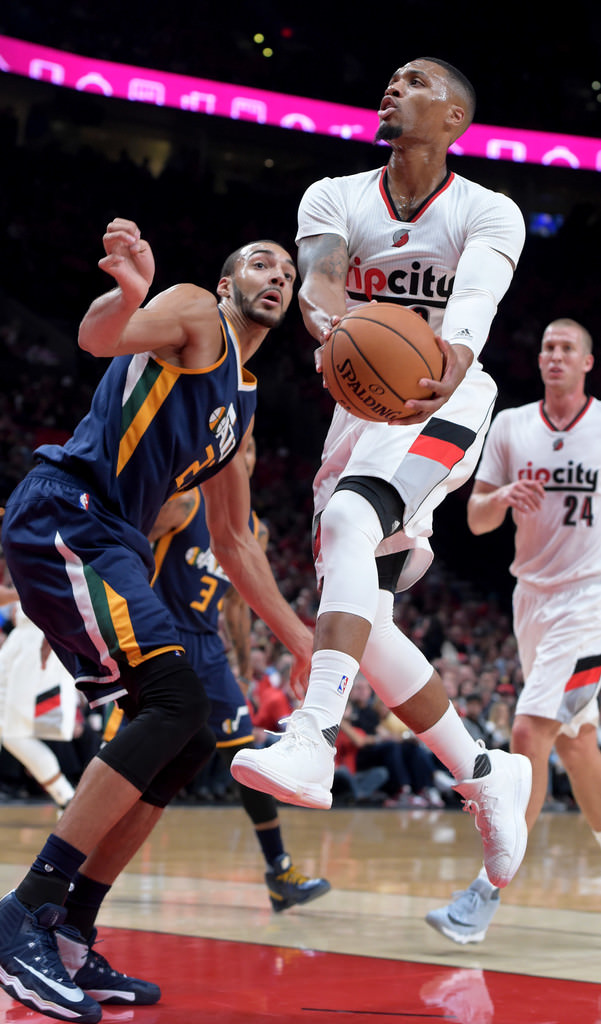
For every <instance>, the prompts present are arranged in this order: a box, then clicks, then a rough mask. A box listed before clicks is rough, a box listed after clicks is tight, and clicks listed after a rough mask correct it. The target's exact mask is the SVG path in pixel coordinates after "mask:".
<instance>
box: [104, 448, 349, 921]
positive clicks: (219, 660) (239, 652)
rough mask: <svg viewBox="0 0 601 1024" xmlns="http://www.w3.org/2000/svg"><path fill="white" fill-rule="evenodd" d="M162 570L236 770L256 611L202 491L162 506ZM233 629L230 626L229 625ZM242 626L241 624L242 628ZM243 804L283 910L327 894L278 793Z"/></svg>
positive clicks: (111, 724)
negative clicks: (223, 555)
mask: <svg viewBox="0 0 601 1024" xmlns="http://www.w3.org/2000/svg"><path fill="white" fill-rule="evenodd" d="M244 455H245V459H246V465H247V468H248V474H249V476H251V475H252V472H253V470H254V465H255V458H256V449H255V440H254V437H253V436H252V435H251V436H249V437H247V439H246V443H245V445H244ZM249 527H250V529H251V530H252V531H253V532H254V534H255V536H256V537H257V539H258V540H259V543H260V544H261V546H262V547H263V550H266V547H267V541H268V537H269V531H268V529H267V527H266V526H265V525H264V524H263V523H261V521H260V520H259V519H258V517H257V515H256V513H255V512H251V518H250V521H249ZM150 540H151V541H152V542H154V544H153V546H154V556H155V563H156V571H155V575H154V579H153V583H152V585H153V587H154V591H155V593H156V594H158V596H159V598H160V599H161V601H163V603H164V604H165V605H166V606H167V608H169V610H170V612H171V614H172V615H173V618H174V619H175V621H176V622H177V624H178V628H179V631H180V637H181V640H182V643H183V646H184V648H185V650H186V654H187V657H188V659H189V661H190V663H191V665H192V667H193V668H194V670H195V671H196V673H197V674H198V676H199V677H200V678H201V679H202V682H203V685H204V688H205V690H206V693H207V696H208V698H209V700H210V702H211V714H210V717H209V725H210V727H211V729H212V730H213V732H214V734H215V737H216V740H217V750H218V753H219V756H220V757H221V759H222V760H223V761H224V763H225V764H226V765H227V768H228V769H229V767H230V765H231V762H232V758H233V756H234V754H235V753H236V751H238V750H241V749H242V748H243V747H248V746H254V736H253V727H252V722H251V718H250V713H249V710H248V706H247V704H246V701H245V699H244V695H243V693H242V689H241V687H242V686H243V685H244V682H243V680H244V677H248V676H250V625H251V622H250V613H249V609H248V605H247V604H246V603H245V602H244V601H242V599H241V598H240V595H239V594H238V592H237V591H236V590H235V588H234V587H232V585H231V583H230V581H229V579H228V578H227V576H226V575H225V573H224V572H223V570H222V568H221V566H220V565H219V564H218V563H217V562H216V560H215V556H214V555H213V553H212V551H211V538H210V535H209V531H208V528H207V524H206V518H205V504H204V499H203V496H202V491H201V489H200V488H199V487H195V488H194V489H193V490H191V491H186V493H185V494H176V495H174V496H173V497H172V498H171V499H170V500H169V501H168V502H167V504H166V505H164V506H163V508H162V509H161V511H160V513H159V516H158V518H157V521H156V523H155V524H154V526H153V528H152V530H151V532H150ZM222 607H223V615H224V620H225V623H226V628H227V629H228V632H229V634H230V640H231V643H232V647H233V650H234V654H235V657H236V661H237V668H238V674H239V679H240V682H238V681H237V680H236V677H235V676H234V673H233V671H232V668H231V667H230V664H229V661H228V658H227V655H226V652H225V647H224V645H223V640H222V638H221V635H220V632H219V610H220V608H222ZM230 623H232V628H231V629H229V628H228V627H229V624H230ZM234 623H235V625H234ZM121 716H122V711H121V709H119V708H116V709H115V710H114V711H113V713H112V714H111V716H110V718H109V720H108V723H107V728H106V730H105V736H106V737H108V736H110V735H112V734H114V733H115V731H116V729H117V728H119V727H120V718H121ZM240 799H241V802H242V806H243V808H244V810H245V811H246V813H247V815H248V817H249V818H250V820H251V821H252V823H253V825H254V827H255V833H256V836H257V840H258V842H259V845H260V847H261V850H262V853H263V856H264V858H265V862H266V865H267V871H266V872H265V881H266V883H267V889H268V892H269V898H270V900H271V904H272V907H273V909H274V910H275V911H276V912H280V911H282V910H287V909H288V908H289V907H292V906H294V905H295V904H298V903H308V902H309V901H310V900H314V899H317V897H318V896H323V895H325V893H327V892H329V890H330V883H329V882H327V881H326V880H325V879H324V878H306V877H305V876H304V875H302V874H301V873H300V871H299V870H298V869H297V868H296V867H295V865H294V864H293V863H292V860H291V858H290V856H289V854H288V853H287V852H286V851H285V849H284V845H283V841H282V834H281V829H280V822H279V817H278V809H277V803H276V801H275V800H274V798H273V797H272V796H269V795H268V794H266V793H260V792H258V791H257V790H255V789H248V788H247V787H246V786H240Z"/></svg>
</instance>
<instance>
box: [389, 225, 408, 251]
mask: <svg viewBox="0 0 601 1024" xmlns="http://www.w3.org/2000/svg"><path fill="white" fill-rule="evenodd" d="M408 241H409V232H408V231H407V229H406V228H402V229H401V230H400V231H395V233H394V235H393V236H392V244H393V245H394V247H395V249H400V248H401V246H402V245H407V242H408Z"/></svg>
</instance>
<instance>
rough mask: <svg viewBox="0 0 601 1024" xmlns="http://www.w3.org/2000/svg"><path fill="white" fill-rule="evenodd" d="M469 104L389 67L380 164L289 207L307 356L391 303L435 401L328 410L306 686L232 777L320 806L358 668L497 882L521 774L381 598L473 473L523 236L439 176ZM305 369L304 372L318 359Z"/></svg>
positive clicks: (457, 76)
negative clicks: (436, 358) (486, 353)
mask: <svg viewBox="0 0 601 1024" xmlns="http://www.w3.org/2000/svg"><path fill="white" fill-rule="evenodd" d="M474 109H475V95H474V90H473V87H472V86H471V84H470V82H469V81H468V80H467V79H466V77H465V76H464V75H463V74H462V73H461V72H460V71H458V70H457V69H456V68H454V67H452V66H451V65H450V64H448V63H447V62H446V61H443V60H439V59H438V58H430V57H423V58H419V59H416V60H413V61H410V62H409V63H408V64H404V65H403V66H401V67H399V68H398V69H397V70H396V71H395V72H394V73H393V75H392V76H391V78H390V79H389V81H388V83H387V85H386V87H385V89H384V95H383V97H382V101H381V103H380V109H379V111H378V114H379V118H380V128H379V130H378V134H377V140H378V141H385V142H388V143H389V145H390V147H391V152H390V157H389V159H388V162H387V164H386V165H385V166H384V167H378V168H376V169H375V170H369V171H364V172H360V173H358V174H351V175H348V176H346V177H338V178H324V179H322V180H321V181H317V182H314V183H313V184H312V185H310V186H309V188H308V189H307V191H306V192H305V195H304V196H303V198H302V200H301V203H300V207H299V214H298V233H297V243H298V246H299V268H300V272H301V276H302V278H303V283H302V287H301V290H300V293H299V301H300V304H301V308H302V312H303V318H304V321H305V326H306V327H307V330H308V331H309V333H310V334H311V335H312V337H313V338H314V339H315V340H316V341H317V342H318V343H319V345H323V343H324V341H325V340H326V339H327V338H328V337H329V335H330V333H331V330H332V327H333V326H334V325H335V324H336V323H337V322H338V321H339V320H340V318H341V317H342V316H344V314H345V313H346V312H347V310H348V309H349V308H351V307H352V306H355V305H357V304H360V303H366V302H370V301H373V300H375V301H377V300H381V301H385V302H398V303H400V304H401V305H406V306H408V307H409V308H412V309H414V310H416V311H417V312H419V313H420V314H421V315H422V316H424V317H425V318H426V319H427V320H428V321H429V323H430V325H431V326H432V328H433V329H434V331H435V333H436V335H437V336H438V338H439V345H440V348H441V350H442V352H443V354H444V358H445V369H444V374H443V377H442V380H441V381H430V380H422V381H421V383H422V385H423V386H424V387H426V388H427V389H428V390H429V391H431V392H432V393H433V395H434V397H433V398H431V399H429V400H423V401H416V400H415V401H410V402H408V403H407V408H408V409H409V410H410V412H411V415H410V416H409V417H408V418H407V419H406V420H403V422H402V423H401V424H397V425H394V426H391V425H389V424H388V423H371V422H367V421H365V420H361V419H359V418H358V417H356V416H354V415H353V414H352V413H349V412H346V411H345V410H344V409H342V408H341V407H340V406H337V407H336V409H335V411H334V416H333V419H332V423H331V426H330V429H329V432H328V435H327V437H326V441H325V445H324V451H323V455H322V462H321V467H320V469H319V472H318V474H317V477H316V479H315V484H314V496H315V539H316V551H315V553H316V572H317V578H318V582H319V583H320V584H321V585H322V594H321V601H320V606H319V612H318V619H317V624H316V630H315V652H314V655H313V659H312V664H311V677H310V682H309V688H308V690H307V693H306V697H305V700H304V703H303V706H302V708H300V709H297V710H296V711H294V712H293V714H292V716H291V718H290V721H289V724H288V728H287V731H286V733H285V734H284V736H283V737H282V739H281V740H279V742H277V743H275V744H273V745H272V746H271V747H269V748H268V749H265V750H243V751H240V753H238V754H237V755H236V757H235V758H234V761H233V764H232V773H233V775H234V777H235V778H236V779H237V780H238V781H239V782H244V783H245V784H246V785H248V786H256V788H258V789H262V790H264V791H265V792H269V793H272V794H273V795H274V796H275V797H276V798H279V799H281V800H287V801H288V802H289V803H293V804H301V805H304V806H311V807H323V808H327V807H329V806H330V805H331V802H332V794H331V785H332V780H333V774H334V749H335V742H336V736H337V733H338V729H339V727H340V722H341V720H342V716H343V714H344V710H345V707H346V703H347V701H348V698H349V695H350V692H351V688H352V685H353V680H354V678H355V676H356V674H357V671H358V670H359V668H361V671H362V673H363V675H365V676H366V678H367V679H368V680H369V682H370V683H371V685H372V687H373V689H374V690H375V692H376V693H377V694H378V696H379V697H380V698H381V699H382V700H383V701H384V703H385V704H386V705H387V706H388V707H389V708H391V710H392V711H393V712H394V713H395V714H396V715H397V717H399V718H400V719H401V720H402V721H404V722H405V723H406V724H407V725H408V726H409V728H410V729H411V730H412V731H413V732H414V733H415V734H416V735H417V736H418V737H419V739H420V740H422V741H423V742H424V743H425V744H426V746H428V747H429V748H430V749H431V750H432V751H433V752H434V753H435V754H436V756H437V757H438V759H439V760H440V761H442V762H443V764H444V765H445V766H446V768H447V769H448V770H449V772H450V774H451V775H452V776H453V777H454V779H455V786H456V789H457V790H458V792H459V793H460V794H461V796H462V797H463V798H464V801H465V806H466V808H467V809H468V810H471V811H472V812H473V813H474V814H475V816H476V825H477V828H478V830H479V831H480V833H481V835H482V841H483V846H484V860H485V864H486V869H487V871H488V873H489V877H490V880H491V882H492V883H493V884H494V885H495V886H498V887H501V886H505V885H507V884H508V883H509V881H510V880H511V878H512V877H513V875H514V874H515V872H516V871H517V869H518V867H519V865H520V863H521V860H522V858H523V856H524V852H525V849H526V841H527V829H526V823H525V818H524V812H525V809H526V805H527V803H528V798H529V794H530V786H531V769H530V762H529V761H528V759H527V758H526V757H523V756H522V755H517V754H508V753H506V752H505V751H500V750H496V751H488V752H484V751H482V750H481V749H480V748H479V747H478V745H477V743H476V741H475V740H473V739H472V737H471V736H470V735H469V733H468V732H467V730H466V729H465V727H464V725H463V723H462V721H461V719H460V718H459V716H458V715H457V713H456V711H455V709H454V707H453V705H452V704H451V703H450V701H449V698H448V695H447V693H446V691H445V689H444V686H443V685H442V682H441V679H440V677H439V676H438V674H437V673H436V672H435V671H434V669H433V667H432V665H430V664H429V662H428V661H427V659H426V658H425V657H424V656H423V654H422V653H421V651H419V650H418V648H417V647H415V645H413V644H412V643H411V642H410V641H409V640H408V639H407V638H406V637H405V636H404V635H403V634H402V633H401V631H400V630H399V629H397V628H396V626H395V623H394V620H393V601H394V595H395V592H396V591H397V590H403V589H406V588H407V587H409V586H411V584H412V583H413V582H414V581H415V580H416V579H419V577H420V576H421V575H422V574H423V573H424V572H425V570H426V569H427V567H428V565H429V563H430V561H431V558H432V552H431V549H430V546H429V543H428V537H429V536H430V534H431V532H432V517H433V513H434V510H435V508H436V507H437V506H439V505H440V503H441V502H442V501H443V500H444V497H445V495H446V494H447V493H448V492H449V491H451V490H453V489H455V488H457V487H460V486H461V485H462V484H463V483H464V482H465V481H466V480H467V479H468V478H469V476H470V475H471V473H472V472H473V471H474V469H475V467H476V463H477V461H478V456H479V453H480V451H481V449H482V444H483V441H484V437H485V434H486V430H487V428H488V425H489V423H490V417H491V413H492V408H493V404H494V400H495V397H496V388H495V385H494V382H493V381H492V379H491V378H490V377H489V376H488V374H486V373H484V371H483V369H482V366H481V364H480V363H479V361H478V355H479V352H480V350H481V349H482V347H483V345H484V343H485V341H486V339H487V336H488V332H489V329H490V325H491V323H492V320H493V318H494V315H495V313H496V309H497V305H498V303H499V301H500V300H501V299H502V297H503V295H504V294H505V292H506V290H507V288H508V287H509V284H510V282H511V278H512V275H513V271H514V268H515V265H516V263H517V260H518V258H519V255H520V252H521V249H522V246H523V242H524V235H525V228H524V220H523V217H522V215H521V213H520V211H519V209H518V208H517V206H516V205H515V203H513V202H512V200H511V199H509V198H508V197H507V196H505V195H502V194H500V193H496V192H492V191H491V190H489V189H486V188H483V187H481V186H480V185H477V184H475V183H474V182H471V181H468V180H467V179H466V178H463V177H460V176H459V175H458V174H455V173H452V172H450V171H449V169H448V168H447V151H448V149H449V147H450V146H451V145H452V144H453V143H454V142H455V141H456V140H457V139H458V138H459V136H460V135H461V134H462V133H463V132H464V131H465V130H466V128H468V126H469V124H470V122H471V120H472V118H473V115H474ZM317 361H318V368H320V359H319V351H318V360H317Z"/></svg>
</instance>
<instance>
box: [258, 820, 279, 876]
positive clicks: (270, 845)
mask: <svg viewBox="0 0 601 1024" xmlns="http://www.w3.org/2000/svg"><path fill="white" fill-rule="evenodd" d="M256 833H257V839H258V840H259V843H260V846H261V850H262V851H263V856H264V857H265V860H266V861H267V863H268V864H269V866H270V867H271V865H272V864H273V862H274V861H275V860H276V858H277V857H281V855H282V854H283V853H284V844H283V842H282V833H281V832H280V827H279V825H276V827H275V828H262V829H256Z"/></svg>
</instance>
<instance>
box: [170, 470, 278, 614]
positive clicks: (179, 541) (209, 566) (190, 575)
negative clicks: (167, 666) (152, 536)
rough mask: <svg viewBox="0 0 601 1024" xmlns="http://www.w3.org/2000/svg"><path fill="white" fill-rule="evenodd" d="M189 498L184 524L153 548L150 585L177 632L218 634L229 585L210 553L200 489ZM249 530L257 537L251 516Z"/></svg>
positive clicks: (254, 523) (252, 514) (257, 525)
mask: <svg viewBox="0 0 601 1024" xmlns="http://www.w3.org/2000/svg"><path fill="white" fill-rule="evenodd" d="M190 497H191V499H193V504H192V507H191V509H190V512H189V513H188V515H187V516H186V519H185V520H184V522H183V523H182V524H181V525H180V526H179V527H177V528H176V529H175V530H170V531H169V532H168V533H166V534H164V535H163V536H162V537H160V538H159V540H158V541H157V542H156V544H155V546H154V557H155V564H156V570H155V575H154V579H153V583H152V585H153V588H154V591H155V593H156V594H157V595H158V597H159V598H160V599H161V600H162V601H163V603H164V604H165V605H166V606H167V607H168V608H169V610H170V612H171V614H172V615H173V618H174V619H175V621H176V622H177V624H178V627H179V628H180V629H183V630H187V631H190V632H195V633H198V632H201V633H217V631H218V616H219V608H220V605H221V601H222V599H223V595H224V594H225V592H226V591H227V590H228V589H229V587H230V586H231V584H230V581H229V579H228V578H227V576H226V575H225V573H224V571H223V569H222V568H221V566H220V565H219V563H218V562H217V560H216V559H215V556H214V554H213V552H212V551H211V537H210V534H209V531H208V528H207V523H206V519H205V507H204V499H203V497H202V493H201V491H200V489H199V488H195V489H194V490H193V491H192V492H191V495H190ZM249 527H250V529H251V530H252V532H253V533H254V535H255V536H258V532H259V520H258V518H257V516H256V515H255V513H254V512H251V514H250V520H249Z"/></svg>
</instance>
